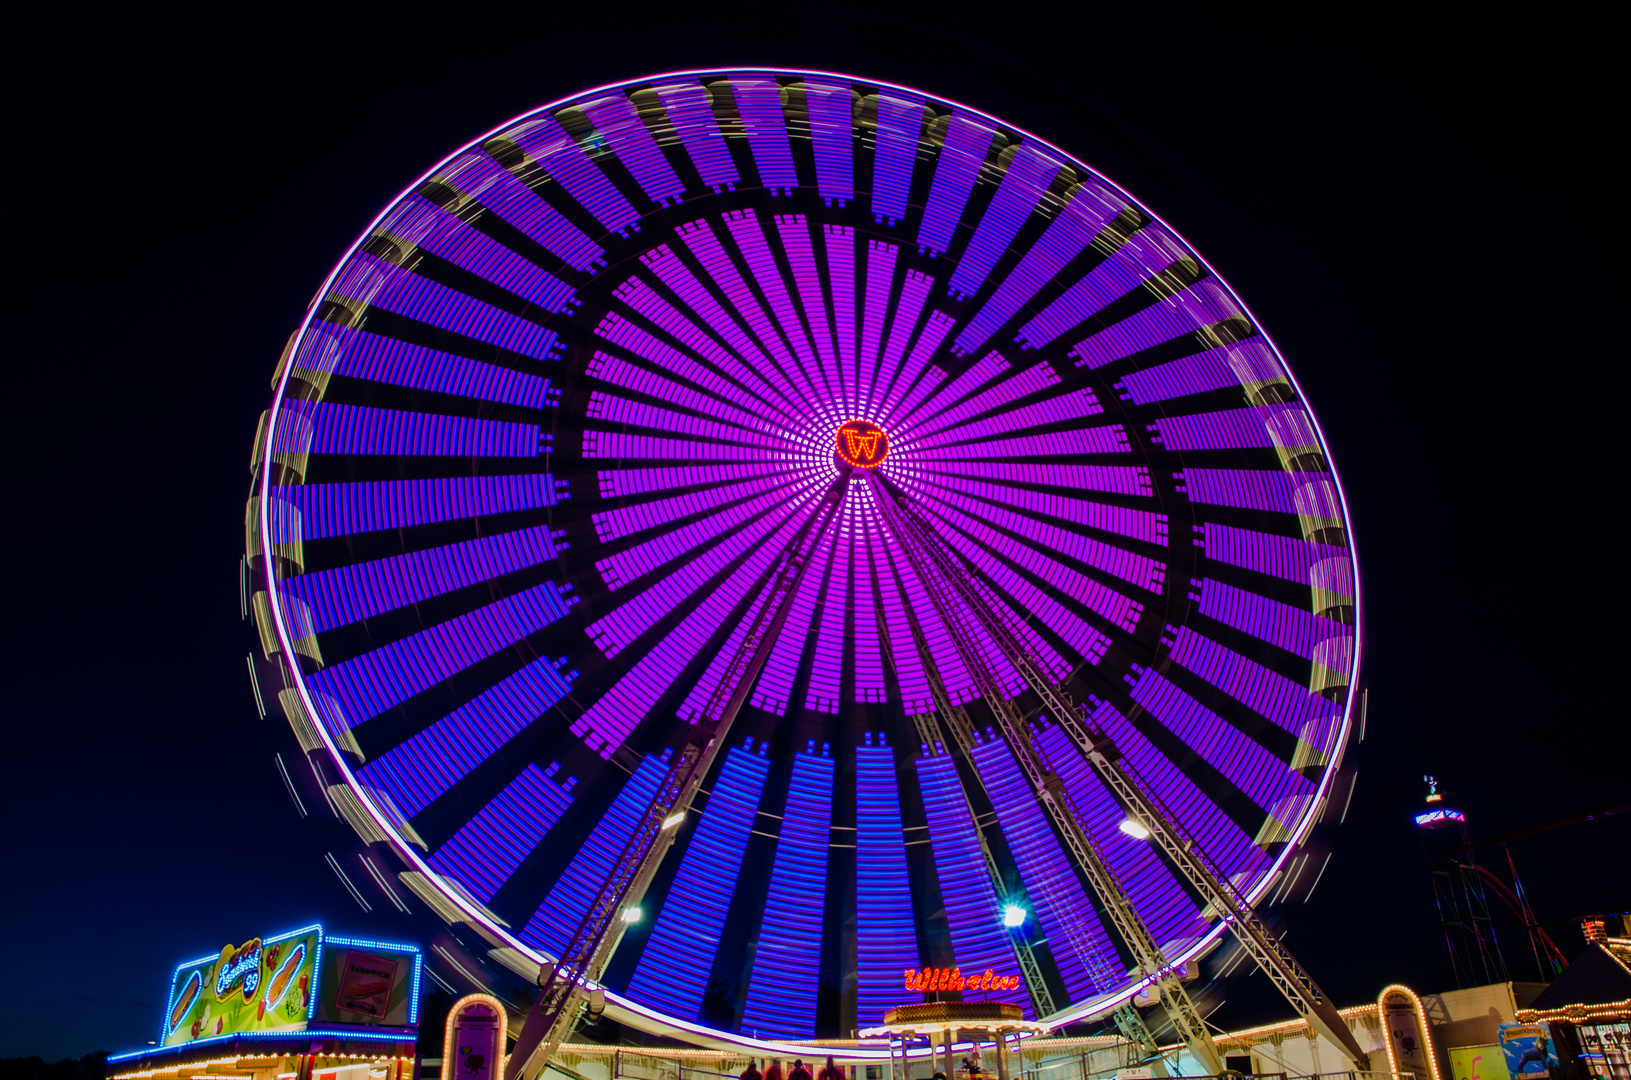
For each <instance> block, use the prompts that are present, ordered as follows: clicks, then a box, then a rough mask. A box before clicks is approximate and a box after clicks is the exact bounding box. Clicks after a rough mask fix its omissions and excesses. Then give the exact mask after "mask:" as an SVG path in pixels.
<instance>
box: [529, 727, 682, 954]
mask: <svg viewBox="0 0 1631 1080" xmlns="http://www.w3.org/2000/svg"><path fill="white" fill-rule="evenodd" d="M669 756H670V752H669V751H666V750H665V751H663V753H662V755H661V756H660V757H652V756H651V755H650V754H647V755H646V757H645V758H644V760H642V761H641V762H640V767H639V768H638V769H636V770H635V771H634V774H633V775H632V776H630V777H628V779H627V781H626V782H625V783H624V784H623V788H622V790H621V791H619V792H618V793H617V798H616V799H615V800H614V801H613V802H612V805H611V807H610V808H609V809H608V810H607V811H606V813H605V814H604V815H603V816H602V817H601V818H600V820H599V821H597V822H595V823H594V825H593V826H592V827H591V829H590V831H589V835H588V836H587V837H585V838H584V840H583V842H582V845H581V846H580V847H579V848H578V852H577V854H576V855H574V856H573V857H572V861H571V862H570V863H568V864H567V867H566V869H565V870H564V871H562V873H561V876H560V877H559V878H558V879H557V880H556V882H555V884H554V886H553V887H551V889H550V890H549V892H548V894H547V895H545V897H544V901H543V903H541V904H539V905H538V910H537V911H536V912H534V913H533V916H532V918H531V919H529V920H528V921H527V925H526V927H525V928H523V929H522V931H521V937H522V939H523V940H525V941H526V942H528V943H529V944H531V945H533V946H534V947H536V948H538V949H541V950H543V952H544V954H545V955H546V956H549V957H551V958H557V957H559V956H560V953H561V950H562V949H563V948H564V947H565V946H566V944H567V943H568V941H569V940H570V939H571V935H572V931H573V930H574V929H576V928H577V925H578V923H579V922H580V921H582V919H583V916H584V914H585V913H587V912H588V910H589V905H590V904H592V903H594V901H595V897H596V896H597V895H598V894H599V892H600V887H601V884H602V883H603V882H604V881H605V880H606V877H607V875H609V874H610V873H611V872H612V866H613V864H615V863H616V861H617V857H618V855H619V853H621V852H622V850H623V846H624V845H625V844H627V843H628V842H629V837H630V836H632V835H633V834H634V829H635V826H636V825H638V824H639V822H640V818H641V817H642V816H643V815H644V814H645V812H646V807H648V806H650V805H651V800H652V798H653V797H654V796H655V795H656V794H657V788H658V787H659V786H660V785H661V784H662V781H663V775H664V774H665V773H666V772H667V771H668V759H669Z"/></svg>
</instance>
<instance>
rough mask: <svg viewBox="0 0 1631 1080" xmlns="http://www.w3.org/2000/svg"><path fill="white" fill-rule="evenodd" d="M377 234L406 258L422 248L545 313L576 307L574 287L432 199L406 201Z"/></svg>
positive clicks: (391, 214) (417, 198) (393, 212)
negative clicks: (468, 223)
mask: <svg viewBox="0 0 1631 1080" xmlns="http://www.w3.org/2000/svg"><path fill="white" fill-rule="evenodd" d="M376 235H377V236H379V237H380V238H381V239H383V240H388V241H390V242H391V243H392V244H394V245H395V246H396V247H397V248H398V249H399V250H400V251H401V252H402V255H403V257H408V256H411V254H412V252H413V251H414V249H416V248H419V249H423V250H425V251H428V252H430V253H431V254H432V255H436V256H439V257H440V258H443V259H446V260H447V261H448V262H450V263H452V264H453V265H454V266H457V267H459V268H460V269H463V270H468V271H470V273H472V274H475V275H476V276H477V277H479V278H481V279H482V280H483V281H487V282H490V283H492V284H494V285H497V286H499V287H500V288H502V289H504V290H505V291H506V292H510V293H514V294H515V295H516V296H519V297H521V298H522V299H523V300H527V301H529V302H530V303H533V304H536V305H538V307H540V308H542V309H543V310H544V311H557V312H566V311H570V310H571V309H572V307H573V304H572V300H573V299H574V294H573V292H572V289H571V287H570V286H568V285H567V284H565V283H564V282H562V281H560V280H558V279H556V278H555V277H553V276H552V275H550V274H548V273H546V272H545V271H544V270H543V269H542V268H541V267H539V266H537V265H535V264H534V263H531V262H528V261H527V260H526V259H523V258H522V257H521V256H519V255H517V254H516V253H515V252H513V251H511V250H510V249H509V248H507V247H505V246H504V245H503V244H500V243H499V242H498V241H497V240H494V239H492V238H490V237H488V236H487V235H486V234H485V233H483V232H480V231H479V230H477V229H474V228H472V227H471V226H469V225H467V224H465V222H464V221H463V220H461V219H460V218H457V217H454V216H453V215H452V214H450V213H448V212H447V211H446V210H444V209H442V208H441V207H440V206H437V205H436V204H435V203H433V202H431V201H429V200H428V199H424V198H421V197H417V196H416V197H414V198H412V199H408V200H405V201H404V202H403V203H402V204H401V205H400V206H398V207H397V208H396V209H395V210H393V211H392V212H391V213H390V214H389V215H387V216H386V218H385V220H384V221H382V222H380V226H379V230H378V232H377V233H376Z"/></svg>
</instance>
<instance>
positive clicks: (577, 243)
mask: <svg viewBox="0 0 1631 1080" xmlns="http://www.w3.org/2000/svg"><path fill="white" fill-rule="evenodd" d="M437 181H439V182H440V183H442V184H445V185H447V186H448V187H449V188H451V189H452V190H453V191H454V192H455V193H457V194H458V195H459V196H461V197H463V198H467V199H474V200H475V201H476V202H477V203H479V204H480V205H481V206H483V207H485V208H486V209H488V210H490V211H491V212H492V213H494V214H495V215H497V216H498V217H499V218H501V219H502V220H503V221H504V222H505V223H507V224H509V225H510V226H512V227H513V228H515V229H518V230H519V231H520V232H522V233H523V234H525V235H526V236H528V237H530V238H531V239H532V240H533V241H535V242H536V243H538V244H539V245H540V246H541V247H543V248H544V249H545V250H546V251H548V252H550V253H551V254H553V255H554V256H556V257H557V258H559V259H561V260H563V261H564V262H566V263H567V264H568V265H570V266H571V267H572V268H573V269H574V270H588V269H589V268H590V267H591V266H593V265H594V264H595V263H596V262H599V261H601V258H602V256H603V255H604V254H605V253H604V252H603V251H601V249H600V245H599V244H596V243H595V242H594V241H593V240H591V239H589V237H588V236H586V235H585V234H584V233H583V231H582V230H580V229H579V228H578V227H577V226H576V225H573V224H572V223H571V222H570V221H568V220H566V218H565V217H563V216H562V214H561V212H560V211H559V210H557V209H555V208H554V207H553V206H551V205H550V204H549V203H547V202H545V201H544V200H543V199H541V198H540V197H539V196H538V195H537V194H536V193H534V192H533V191H532V189H530V188H528V187H527V185H525V184H523V183H522V182H521V181H520V180H517V179H516V178H515V176H514V175H513V174H512V173H511V172H510V171H509V170H508V169H506V168H504V166H502V165H500V164H499V163H498V162H496V161H494V160H493V159H492V158H491V157H489V156H488V155H487V154H485V153H483V152H481V151H479V150H472V151H470V152H469V153H467V154H465V155H463V156H462V157H459V158H457V159H455V160H454V161H453V162H451V163H450V164H449V165H448V167H447V168H446V169H444V170H443V171H442V173H441V175H440V176H439V177H437ZM437 181H433V183H434V182H437Z"/></svg>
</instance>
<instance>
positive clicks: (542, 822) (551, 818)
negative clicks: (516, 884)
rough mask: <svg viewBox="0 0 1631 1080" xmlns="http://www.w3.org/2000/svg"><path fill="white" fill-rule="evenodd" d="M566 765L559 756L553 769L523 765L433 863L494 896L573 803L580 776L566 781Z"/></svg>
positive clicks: (483, 896)
mask: <svg viewBox="0 0 1631 1080" xmlns="http://www.w3.org/2000/svg"><path fill="white" fill-rule="evenodd" d="M560 768H561V765H560V762H558V761H557V762H551V763H550V766H549V768H548V769H540V768H539V767H538V766H536V765H528V766H527V767H526V768H525V769H522V770H521V775H520V776H517V777H516V778H515V779H514V780H512V781H510V783H509V785H508V786H507V787H505V788H504V790H503V791H501V792H499V793H498V795H497V796H496V797H495V798H494V799H493V801H492V802H490V803H488V804H487V805H486V806H484V807H482V808H481V810H480V811H479V812H478V813H477V814H476V816H475V817H473V818H471V819H470V820H469V821H468V822H466V823H465V825H464V827H463V828H462V829H460V830H459V831H458V832H456V833H454V834H453V835H452V836H451V837H449V838H448V841H447V843H445V844H443V845H442V846H441V847H439V848H437V849H436V851H435V853H434V854H432V855H431V857H430V864H431V865H432V866H434V867H435V868H436V871H437V873H440V874H443V875H446V876H449V877H454V878H457V879H458V880H459V883H460V884H462V885H463V886H464V887H465V888H466V889H468V890H469V891H470V894H471V895H472V896H474V897H475V898H476V899H478V900H480V901H482V902H483V903H487V902H490V901H491V900H492V899H493V896H494V895H495V894H496V893H497V892H498V890H499V887H500V886H502V885H503V884H504V882H505V881H507V880H509V877H510V875H511V874H513V873H515V869H516V867H518V866H520V865H521V860H522V859H525V858H526V857H527V856H528V855H529V854H531V852H532V849H533V848H535V847H537V846H538V842H539V841H540V840H542V839H543V838H544V834H545V833H547V832H548V831H549V830H550V827H551V826H552V825H554V824H555V822H557V821H559V820H560V817H561V814H563V813H564V812H565V811H566V808H567V807H568V806H570V805H572V795H571V791H572V786H573V784H575V783H576V778H574V777H570V776H569V777H567V778H566V779H565V781H564V782H562V780H561V779H560V777H559V776H557V775H556V774H557V773H558V772H559V771H560Z"/></svg>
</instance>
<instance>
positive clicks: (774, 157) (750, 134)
mask: <svg viewBox="0 0 1631 1080" xmlns="http://www.w3.org/2000/svg"><path fill="white" fill-rule="evenodd" d="M731 93H732V94H734V95H735V96H736V109H737V112H738V113H740V114H741V117H742V129H743V131H744V132H746V134H747V139H748V146H749V147H750V148H751V149H752V150H753V163H754V164H755V165H756V166H758V169H759V183H760V184H762V185H764V186H765V187H767V188H794V187H797V186H798V182H799V178H798V173H797V171H795V170H794V168H793V151H792V149H791V148H790V147H789V146H788V143H787V120H786V118H785V117H784V116H783V115H782V88H781V86H780V85H779V84H778V83H777V82H776V80H775V79H774V78H772V77H771V76H768V75H762V76H751V75H750V76H738V77H736V78H733V79H731Z"/></svg>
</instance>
